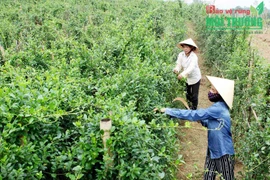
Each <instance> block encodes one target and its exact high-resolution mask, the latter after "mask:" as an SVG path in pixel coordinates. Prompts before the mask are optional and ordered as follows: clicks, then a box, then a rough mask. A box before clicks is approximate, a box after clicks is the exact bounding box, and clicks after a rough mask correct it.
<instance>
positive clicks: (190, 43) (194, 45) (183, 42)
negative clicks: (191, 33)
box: [177, 38, 199, 49]
mask: <svg viewBox="0 0 270 180" xmlns="http://www.w3.org/2000/svg"><path fill="white" fill-rule="evenodd" d="M182 44H188V45H191V46H193V47H195V48H196V49H199V48H198V46H197V45H196V44H195V42H194V41H193V40H192V39H191V38H189V39H186V40H184V41H181V42H179V43H178V44H177V47H179V48H182V46H181V45H182Z"/></svg>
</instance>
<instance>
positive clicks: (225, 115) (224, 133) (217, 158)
mask: <svg viewBox="0 0 270 180" xmlns="http://www.w3.org/2000/svg"><path fill="white" fill-rule="evenodd" d="M206 77H207V79H208V80H209V81H210V83H211V85H212V86H211V89H210V91H209V93H208V99H209V100H210V101H211V102H214V104H213V105H212V106H210V107H208V108H206V109H198V110H184V109H175V108H162V109H160V112H162V113H165V114H167V115H169V116H171V117H173V118H178V119H182V120H189V121H200V122H201V124H202V125H203V126H205V127H206V128H207V130H208V148H207V155H206V160H205V173H204V179H205V180H212V179H213V180H214V179H215V178H216V176H217V175H218V176H221V177H222V178H223V179H225V180H232V179H234V146H233V140H232V133H231V118H230V112H229V110H230V109H231V108H232V103H233V94H234V81H232V80H229V79H223V78H218V77H213V76H206Z"/></svg>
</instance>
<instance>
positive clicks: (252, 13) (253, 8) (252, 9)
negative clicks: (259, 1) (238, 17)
mask: <svg viewBox="0 0 270 180" xmlns="http://www.w3.org/2000/svg"><path fill="white" fill-rule="evenodd" d="M250 13H251V15H252V16H257V15H258V12H257V10H256V9H255V7H253V6H250Z"/></svg>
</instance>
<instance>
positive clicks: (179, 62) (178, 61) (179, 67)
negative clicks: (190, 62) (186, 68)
mask: <svg viewBox="0 0 270 180" xmlns="http://www.w3.org/2000/svg"><path fill="white" fill-rule="evenodd" d="M181 64H182V58H181V54H179V55H178V57H177V61H176V66H175V68H174V69H173V72H174V73H176V74H178V73H179V72H180V70H181V69H182V65H181Z"/></svg>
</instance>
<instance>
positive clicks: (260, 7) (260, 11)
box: [256, 1, 264, 15]
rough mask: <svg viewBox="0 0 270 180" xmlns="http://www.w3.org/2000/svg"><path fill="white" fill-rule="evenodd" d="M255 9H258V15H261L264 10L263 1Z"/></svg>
mask: <svg viewBox="0 0 270 180" xmlns="http://www.w3.org/2000/svg"><path fill="white" fill-rule="evenodd" d="M256 9H257V11H258V15H261V14H262V13H263V10H264V3H263V1H262V2H261V3H260V4H259V5H258V6H257V7H256Z"/></svg>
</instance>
